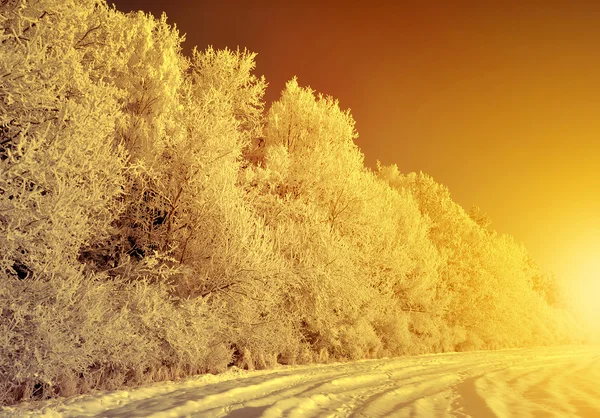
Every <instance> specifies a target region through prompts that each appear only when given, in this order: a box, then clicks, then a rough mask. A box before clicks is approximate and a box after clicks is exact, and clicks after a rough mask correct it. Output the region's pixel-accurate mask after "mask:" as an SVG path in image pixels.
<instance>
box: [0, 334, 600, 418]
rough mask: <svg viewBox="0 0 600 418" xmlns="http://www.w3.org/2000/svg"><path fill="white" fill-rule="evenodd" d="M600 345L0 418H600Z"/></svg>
mask: <svg viewBox="0 0 600 418" xmlns="http://www.w3.org/2000/svg"><path fill="white" fill-rule="evenodd" d="M599 382H600V346H567V347H551V348H550V347H545V348H533V349H518V350H501V351H488V352H485V351H478V352H469V353H448V354H435V355H424V356H416V357H403V358H395V359H382V360H363V361H358V362H353V363H335V364H327V365H317V366H294V367H289V366H288V367H282V368H279V369H277V370H271V371H254V372H246V371H241V370H230V371H229V372H227V373H225V374H223V375H218V376H213V375H206V376H199V377H195V378H191V379H187V380H184V381H181V382H165V383H160V384H154V385H149V386H144V387H140V388H135V389H130V390H121V391H113V392H98V393H95V394H92V395H86V396H78V397H74V398H69V399H62V400H51V401H45V402H36V403H29V404H27V403H25V404H20V405H17V406H14V407H11V408H4V409H3V410H0V417H5V416H6V417H91V416H96V417H123V418H124V417H155V418H158V417H230V418H236V417H237V418H240V417H280V416H286V417H348V416H354V417H386V416H392V417H476V418H479V417H494V416H497V417H522V418H526V417H561V418H563V417H584V418H589V417H590V418H593V417H600V383H599Z"/></svg>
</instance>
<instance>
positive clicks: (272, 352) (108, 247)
mask: <svg viewBox="0 0 600 418" xmlns="http://www.w3.org/2000/svg"><path fill="white" fill-rule="evenodd" d="M181 41H182V39H181V37H180V35H179V34H178V32H177V30H176V28H175V27H173V26H170V25H168V24H167V22H166V17H164V16H163V17H161V18H160V19H156V18H154V17H152V16H151V15H148V14H144V13H141V12H139V13H129V14H124V13H121V12H119V11H117V10H116V9H114V8H111V7H108V6H107V5H106V4H105V2H104V1H103V0H40V1H24V0H2V1H0V404H9V403H13V402H16V401H19V400H24V399H42V398H47V397H52V396H57V395H62V396H68V395H74V394H78V393H84V392H87V391H89V390H91V389H113V388H118V387H122V386H124V385H137V384H143V383H146V382H151V381H158V380H165V379H175V378H180V377H184V376H188V375H192V374H197V373H207V372H208V373H214V372H221V371H224V370H225V369H227V367H229V366H232V365H236V366H238V367H243V368H247V369H252V368H267V367H271V366H273V365H275V364H277V363H284V364H293V363H310V362H326V361H331V360H351V359H363V358H373V357H383V356H398V355H404V354H416V353H429V352H441V351H453V350H474V349H495V348H501V347H517V346H530V345H540V344H557V343H565V342H577V341H579V340H580V336H579V335H580V334H579V332H578V331H577V326H576V324H575V323H574V320H573V318H572V316H571V315H570V314H569V310H568V301H567V300H566V298H565V297H564V296H563V294H562V292H561V290H560V286H559V283H558V282H557V281H556V280H555V279H553V278H552V276H550V275H544V274H542V273H540V270H539V269H538V267H537V266H536V264H535V262H534V261H533V260H532V259H531V257H530V256H529V255H528V253H527V251H526V250H525V248H524V247H523V246H522V245H519V244H517V243H515V242H514V240H513V239H512V238H511V237H509V236H504V235H498V234H497V233H495V232H494V231H493V230H492V229H491V228H490V224H489V220H488V219H487V217H486V216H485V215H484V214H481V213H480V212H479V211H478V210H477V209H476V208H475V209H473V210H471V211H470V212H467V211H465V210H464V209H463V208H461V207H460V206H459V205H458V204H456V203H455V202H454V201H453V200H452V199H451V197H450V193H449V192H448V190H447V189H446V188H445V187H444V186H442V185H440V184H438V183H436V182H435V181H434V180H433V179H432V178H431V177H429V176H427V175H425V174H422V173H420V174H414V173H412V174H403V173H401V172H400V171H399V170H398V168H397V167H396V166H391V167H382V166H379V167H378V168H377V170H370V169H368V168H366V167H365V165H364V161H363V155H362V154H361V152H360V150H359V149H358V148H357V147H356V145H355V144H354V139H355V138H356V137H357V134H356V132H355V129H354V120H353V119H352V116H351V115H350V113H349V112H347V111H343V110H341V109H340V108H339V106H338V102H337V101H336V100H334V99H332V98H330V97H324V96H322V95H316V94H315V93H314V92H313V91H312V90H310V89H309V88H306V87H300V86H299V84H298V82H297V81H296V79H293V80H291V81H290V82H289V83H288V84H287V86H286V88H285V89H284V91H283V92H282V94H281V98H280V100H279V101H277V102H275V103H273V104H272V105H271V106H270V108H269V109H268V110H267V109H265V108H264V106H265V103H264V101H263V95H264V92H265V88H266V85H267V84H266V81H265V80H264V78H260V77H257V76H256V75H254V74H253V71H254V66H255V64H254V58H255V54H252V53H250V52H247V51H231V50H221V51H217V50H214V49H212V48H208V49H206V50H204V51H198V50H194V51H193V53H192V54H191V56H190V57H186V56H184V55H183V54H182V52H181V46H180V44H181ZM390 123H392V121H391V122H390Z"/></svg>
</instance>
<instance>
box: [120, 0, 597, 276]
mask: <svg viewBox="0 0 600 418" xmlns="http://www.w3.org/2000/svg"><path fill="white" fill-rule="evenodd" d="M109 1H110V0H109ZM384 3H390V2H377V1H355V2H352V1H322V2H318V1H315V0H313V1H309V2H294V1H292V0H290V1H284V0H282V1H279V2H277V1H270V2H268V1H255V2H251V1H227V0H223V1H217V0H208V1H197V2H196V1H186V2H184V1H176V0H171V1H154V2H153V1H142V0H118V1H116V4H117V8H118V9H119V10H122V11H129V10H132V9H133V10H138V9H143V10H146V11H152V12H153V13H154V14H155V15H157V16H158V15H160V12H161V11H163V10H164V11H165V12H166V13H167V15H168V16H169V20H170V22H175V23H177V26H178V27H179V29H180V31H181V32H184V33H186V34H187V41H186V43H185V48H186V50H189V49H190V48H191V47H192V46H194V45H198V47H199V48H200V49H204V48H205V47H206V46H208V45H213V46H215V47H217V48H222V47H225V46H228V47H230V48H234V49H235V48H236V47H237V46H238V45H239V46H240V47H242V48H243V47H247V48H248V49H250V50H252V51H254V52H257V53H258V54H259V55H258V57H257V64H258V66H257V72H258V73H259V74H264V75H265V76H266V78H267V80H268V81H269V83H270V87H269V91H268V93H267V100H269V101H270V100H274V99H277V98H278V96H279V92H280V91H281V89H282V88H283V87H284V84H285V82H286V81H287V80H289V79H290V78H291V77H292V76H294V75H297V76H298V79H299V82H300V84H301V85H310V86H311V87H312V88H314V89H315V90H317V91H319V92H322V93H326V94H330V95H332V96H334V97H336V98H338V99H339V101H340V104H341V106H342V107H343V108H348V107H349V108H351V110H352V114H353V115H354V118H355V119H356V121H357V130H358V132H359V135H360V138H359V139H358V141H357V142H358V145H359V147H360V148H361V150H362V151H363V152H364V154H365V156H366V161H367V164H369V165H370V166H373V165H374V163H375V161H376V160H381V161H382V162H383V163H384V164H391V163H396V164H398V167H399V168H400V170H401V171H403V172H410V171H419V170H421V171H424V172H426V173H428V174H431V175H432V176H433V177H434V178H435V179H436V180H437V181H438V182H441V183H443V184H445V185H447V186H448V187H449V188H450V191H451V192H452V196H453V197H454V199H455V200H456V201H458V202H459V203H460V204H461V205H463V206H464V207H465V208H469V207H470V206H471V205H472V204H477V205H479V206H480V207H481V208H482V209H483V211H485V212H487V213H488V214H489V215H490V217H491V219H492V221H493V226H494V227H495V228H496V229H497V230H498V231H499V232H506V233H509V234H511V235H513V236H514V237H515V238H516V239H517V241H520V242H523V243H524V244H525V245H526V246H527V248H528V249H529V250H530V252H531V253H532V255H533V256H534V257H535V258H536V259H537V260H538V261H539V263H540V265H541V266H542V267H543V268H544V269H546V270H554V271H556V272H557V273H559V274H561V275H563V276H572V277H578V276H581V275H587V276H590V275H592V274H598V273H597V272H596V271H590V268H581V266H582V265H584V264H585V265H586V266H590V265H593V266H598V268H599V269H600V261H599V260H598V259H599V258H600V138H598V136H599V134H600V112H599V110H600V23H599V22H600V2H598V5H597V6H589V5H586V6H583V5H582V6H579V5H575V2H569V1H564V2H563V4H562V5H561V4H560V3H559V2H553V1H551V0H549V1H545V2H542V1H539V2H535V3H534V2H529V4H528V5H525V6H524V5H522V4H520V3H524V2H519V1H504V2H495V5H493V6H492V5H490V4H491V3H492V2H475V1H473V2H471V4H469V3H467V2H446V1H440V2H438V3H435V2H429V3H427V4H426V5H425V4H424V2H414V3H420V4H418V5H412V6H410V7H408V6H403V5H400V6H398V5H397V6H393V7H392V6H384ZM401 3H402V2H401ZM448 3H452V4H451V5H450V4H448ZM477 3H488V4H484V5H477ZM589 3H592V2H589ZM582 270H583V271H584V272H581V271H582ZM591 270H594V269H591Z"/></svg>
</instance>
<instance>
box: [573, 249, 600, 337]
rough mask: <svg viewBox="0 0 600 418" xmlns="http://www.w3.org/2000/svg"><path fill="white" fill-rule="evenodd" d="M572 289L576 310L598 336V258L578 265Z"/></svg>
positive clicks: (599, 319)
mask: <svg viewBox="0 0 600 418" xmlns="http://www.w3.org/2000/svg"><path fill="white" fill-rule="evenodd" d="M578 270H579V275H578V276H579V277H578V278H577V281H576V284H575V289H574V301H575V303H576V309H577V311H578V313H579V314H580V315H581V318H582V320H583V321H585V322H586V325H587V326H589V327H590V328H591V330H592V332H593V333H594V334H596V335H600V258H598V257H594V258H590V259H589V260H587V261H585V262H582V263H580V268H579V269H578Z"/></svg>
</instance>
